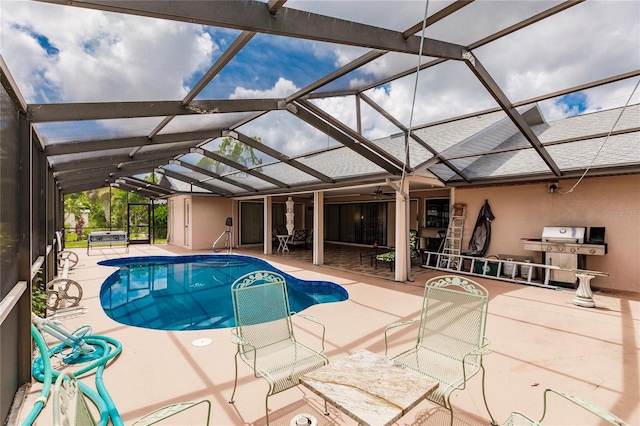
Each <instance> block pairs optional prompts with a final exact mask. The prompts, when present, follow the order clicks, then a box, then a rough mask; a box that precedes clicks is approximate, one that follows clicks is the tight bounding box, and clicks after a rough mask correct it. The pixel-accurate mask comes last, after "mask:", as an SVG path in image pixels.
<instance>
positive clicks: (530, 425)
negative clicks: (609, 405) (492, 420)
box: [502, 389, 627, 426]
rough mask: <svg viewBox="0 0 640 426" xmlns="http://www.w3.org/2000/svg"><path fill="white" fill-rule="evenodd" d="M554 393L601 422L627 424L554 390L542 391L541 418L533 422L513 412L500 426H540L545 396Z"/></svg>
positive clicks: (598, 408)
mask: <svg viewBox="0 0 640 426" xmlns="http://www.w3.org/2000/svg"><path fill="white" fill-rule="evenodd" d="M549 392H551V393H555V394H556V395H560V396H561V397H563V398H565V399H566V400H568V401H570V402H573V403H574V404H575V405H577V406H578V407H581V408H584V409H585V410H587V411H589V412H590V413H592V414H594V415H595V416H598V417H600V418H601V419H602V420H604V421H606V422H607V423H609V424H612V425H617V426H625V425H627V423H626V422H625V421H624V420H622V419H621V418H619V417H618V416H616V415H614V414H611V413H610V412H608V411H607V410H605V409H604V408H602V407H599V406H597V405H595V404H593V403H591V402H588V401H585V400H584V399H581V398H578V397H577V396H573V395H569V394H568V393H564V392H560V391H557V390H554V389H547V390H545V391H544V395H543V403H544V405H543V410H542V417H541V418H540V420H537V421H536V420H533V419H532V418H530V417H528V416H527V415H526V414H523V413H521V412H519V411H514V412H512V413H511V415H509V418H508V419H507V420H506V421H505V422H504V423H503V424H502V426H539V425H542V424H543V423H542V421H543V420H544V418H545V416H546V415H547V406H548V405H547V394H548V393H549Z"/></svg>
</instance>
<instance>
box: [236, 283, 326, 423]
mask: <svg viewBox="0 0 640 426" xmlns="http://www.w3.org/2000/svg"><path fill="white" fill-rule="evenodd" d="M231 298H232V301H233V314H234V318H235V323H236V327H235V330H232V331H231V340H232V342H233V343H235V344H236V345H237V351H236V355H235V381H234V383H233V393H232V394H231V399H230V400H229V402H230V403H232V404H233V402H234V399H233V398H234V396H235V394H236V387H237V384H238V358H240V359H241V360H242V361H244V362H245V363H246V364H247V365H249V366H250V367H251V368H252V369H253V374H254V375H255V377H262V378H263V379H265V380H266V381H267V382H268V383H269V390H268V391H267V396H266V398H265V409H266V422H267V424H269V397H270V396H271V395H274V394H276V393H279V392H282V391H284V390H287V389H290V388H292V387H294V386H296V385H298V384H299V383H300V381H299V377H300V376H302V375H304V374H306V373H308V372H310V371H313V370H315V369H316V368H319V367H322V366H323V365H326V364H328V363H329V360H328V359H327V357H326V356H324V355H323V354H322V351H324V333H325V327H324V325H323V324H322V323H320V321H319V320H318V319H317V318H315V317H312V316H308V315H301V314H298V316H300V317H303V318H305V319H308V320H311V321H313V322H315V323H317V324H319V325H320V326H321V327H322V349H321V350H320V351H316V350H314V349H311V348H309V347H307V346H305V345H303V344H301V343H299V342H298V341H297V340H296V338H295V336H294V333H293V322H292V321H291V315H292V312H291V311H290V308H289V298H288V295H287V286H286V283H285V279H284V277H283V276H282V275H280V274H278V273H275V272H271V271H255V272H251V273H249V274H246V275H243V276H242V277H240V278H238V279H237V280H236V281H235V282H234V283H233V284H232V286H231ZM326 408H327V406H326V402H325V412H327V411H326Z"/></svg>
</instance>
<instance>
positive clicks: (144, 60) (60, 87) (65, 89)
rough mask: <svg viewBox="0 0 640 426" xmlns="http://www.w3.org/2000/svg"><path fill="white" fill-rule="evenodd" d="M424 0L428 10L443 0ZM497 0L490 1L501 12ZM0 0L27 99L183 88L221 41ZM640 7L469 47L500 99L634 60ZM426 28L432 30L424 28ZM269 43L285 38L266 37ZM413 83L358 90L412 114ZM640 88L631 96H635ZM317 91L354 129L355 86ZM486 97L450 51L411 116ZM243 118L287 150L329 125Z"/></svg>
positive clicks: (368, 5)
mask: <svg viewBox="0 0 640 426" xmlns="http://www.w3.org/2000/svg"><path fill="white" fill-rule="evenodd" d="M433 3H434V4H433V6H430V13H434V12H435V11H436V10H437V9H440V8H442V7H444V6H445V5H446V4H449V3H451V2H450V1H434V2H433ZM484 3H489V2H484ZM500 3H501V2H494V3H493V4H492V5H491V6H493V7H494V10H498V11H499V10H500V7H499V6H500ZM520 3H524V1H521V2H520ZM540 3H541V2H538V3H536V5H535V8H539V7H540V6H539V5H540ZM482 4H483V2H475V3H474V5H475V6H474V7H482ZM389 5H392V8H391V9H390V7H389ZM549 5H550V4H549ZM528 6H532V3H528ZM0 7H1V8H2V14H1V17H0V19H1V21H0V22H1V30H2V33H1V36H2V40H3V43H2V45H1V52H2V55H3V58H4V59H5V61H6V62H7V64H8V66H9V68H10V70H11V71H12V73H13V75H14V78H15V79H16V81H17V82H18V84H19V87H20V89H21V90H22V91H23V94H24V95H25V97H26V98H27V100H28V101H33V100H34V99H36V98H37V97H38V98H41V97H45V96H58V97H59V98H58V99H52V101H53V100H55V101H63V102H72V101H107V100H155V99H181V98H182V97H184V95H185V94H186V93H187V91H188V90H189V87H188V85H189V84H190V83H191V84H192V83H193V82H191V81H190V78H191V77H192V76H193V75H195V74H200V73H202V72H204V70H206V69H207V67H208V66H210V65H211V61H212V59H211V58H212V55H213V53H214V52H215V51H216V50H217V49H218V44H217V43H218V42H217V41H216V40H214V39H212V37H211V36H210V33H206V32H203V31H202V29H201V27H199V26H197V25H190V24H185V23H178V22H171V21H163V20H158V19H147V18H141V17H135V16H128V15H120V14H111V13H103V12H97V11H91V10H86V9H79V8H74V7H67V6H58V5H50V4H44V3H36V2H15V1H7V0H2V1H1V2H0ZM285 7H293V8H300V9H302V10H308V11H310V12H315V13H321V14H325V15H328V16H335V17H337V18H342V19H351V20H354V21H357V22H363V23H366V24H372V25H383V26H385V27H386V28H392V29H394V30H398V31H402V30H404V29H407V28H408V27H410V26H412V25H414V24H416V23H418V22H420V20H421V19H422V13H423V12H424V3H423V2H410V1H409V2H404V1H403V2H388V1H365V0H360V1H353V0H352V1H310V0H289V1H288V2H287V3H286V5H285ZM469 7H471V6H469ZM639 16H640V2H637V1H588V2H584V3H581V4H579V5H577V6H574V7H571V8H569V9H568V10H566V11H564V12H561V13H558V14H557V15H555V16H553V17H550V18H548V19H546V20H544V21H542V22H537V23H534V24H532V25H530V26H529V27H526V28H524V29H522V30H519V31H517V32H516V33H514V34H511V35H509V36H506V37H503V38H502V39H499V40H497V41H495V42H492V43H490V44H489V45H487V46H484V47H482V48H478V49H476V51H474V54H475V55H476V56H477V57H478V59H479V60H480V61H481V62H482V64H483V65H484V66H485V67H486V68H487V70H488V71H489V72H490V73H491V75H492V76H493V78H494V79H495V81H496V83H497V84H498V85H499V87H501V88H502V90H503V91H504V92H505V93H506V95H507V96H508V97H509V99H510V100H511V101H513V102H516V101H519V100H522V99H527V98H531V97H534V96H538V95H542V94H546V93H550V92H553V91H556V90H561V89H564V88H566V87H571V86H573V85H578V84H584V83H588V82H590V81H594V80H598V79H600V78H604V77H607V76H611V75H615V74H618V73H623V72H627V71H631V70H636V69H640V49H639V48H638V40H639V39H640V18H639ZM446 21H447V19H445V20H443V21H442V22H441V23H439V24H438V25H440V26H441V28H442V30H441V31H442V33H441V35H442V36H444V35H445V34H449V33H452V27H453V26H452V25H449V26H448V27H447V24H446ZM484 25H488V24H487V23H484ZM16 26H17V28H19V30H18V29H16ZM28 28H31V29H35V30H37V32H38V33H39V34H42V35H43V36H45V37H47V38H48V39H49V40H50V42H51V43H52V44H53V45H54V46H55V47H56V48H57V49H59V53H58V54H57V55H47V54H46V51H45V50H44V49H43V48H42V47H41V46H40V45H39V44H38V43H37V42H36V40H35V39H34V38H33V37H31V36H30V35H29V34H28V32H26V31H25V29H28ZM445 30H447V31H449V33H447V32H446V31H445ZM453 30H455V31H457V34H458V35H459V36H460V34H462V35H464V36H467V35H468V33H469V32H468V31H465V28H464V27H458V26H455V28H453ZM463 33H464V34H463ZM434 34H438V32H437V31H432V32H431V33H430V32H429V30H428V31H427V34H426V35H427V37H433V36H434ZM452 36H453V35H452ZM265 37H266V36H265ZM6 40H10V41H9V42H7V41H6ZM285 41H286V40H285ZM277 42H282V39H278V41H274V43H277ZM220 44H221V45H224V44H225V42H224V41H221V42H220ZM87 46H90V47H91V48H90V49H89V48H87ZM309 46H310V48H311V49H312V51H313V53H314V55H315V56H316V57H317V58H318V60H319V61H322V60H324V61H331V64H334V65H335V66H342V65H344V64H347V63H349V62H351V61H352V60H354V59H355V58H357V57H359V56H361V55H362V54H363V53H366V52H367V51H368V49H365V48H360V47H351V46H335V45H333V44H330V43H315V42H314V43H309ZM423 59H426V58H423ZM247 60H250V59H247ZM274 60H278V59H277V58H274ZM416 65H417V58H415V57H408V56H402V55H397V54H390V55H386V56H384V57H383V58H381V59H379V60H377V61H375V62H373V63H371V64H369V65H367V66H365V67H363V70H362V71H363V73H364V75H362V74H360V75H357V76H354V78H353V79H352V80H351V82H350V83H351V85H352V86H351V87H359V85H360V84H362V83H363V82H364V81H366V80H368V79H367V77H371V78H383V77H386V76H388V75H391V74H394V73H397V72H398V71H400V70H402V69H411V68H413V67H415V66H416ZM214 81H215V80H214ZM635 81H636V80H633V79H632V81H631V80H630V81H627V82H621V83H618V84H616V85H607V86H603V87H599V88H594V89H591V90H589V91H588V92H587V93H586V94H587V98H586V108H587V110H589V111H591V110H598V109H603V108H611V107H615V106H620V105H623V104H624V102H626V100H627V97H628V95H629V93H630V91H631V88H632V87H633V85H634V84H635ZM414 84H415V76H413V75H411V76H408V77H405V78H402V79H400V80H397V81H394V82H391V83H388V84H387V85H385V86H384V87H381V88H375V89H371V90H369V91H368V92H367V96H369V97H371V98H372V99H373V100H374V101H375V102H376V103H377V104H379V105H380V106H382V107H383V108H385V109H386V110H387V111H388V112H389V113H390V114H391V115H392V116H394V117H395V118H397V119H398V120H400V121H401V122H402V123H404V125H409V119H410V115H411V107H412V98H413V93H414ZM297 90H299V88H298V87H296V85H295V84H294V83H293V82H292V81H291V80H289V79H286V78H282V77H281V78H279V79H278V80H277V81H276V83H275V84H274V85H273V87H270V88H268V89H266V90H252V89H248V88H246V87H243V86H241V85H238V87H236V88H235V91H234V92H233V94H232V95H231V98H251V97H256V98H277V97H286V96H289V95H290V94H292V93H295V91H297ZM639 96H640V95H636V98H635V99H636V102H637V101H638V97H639ZM314 102H315V103H316V104H317V105H318V106H319V107H320V108H322V109H323V110H325V111H327V112H329V113H330V114H332V115H333V116H334V117H336V118H337V119H339V120H341V121H342V122H344V123H346V124H347V125H349V126H351V127H352V128H355V125H356V124H355V123H356V115H355V114H356V110H355V101H354V98H353V97H346V98H344V97H341V98H327V99H323V100H315V101H314ZM494 106H496V103H495V101H494V100H493V98H492V97H491V96H490V95H489V94H488V92H487V91H486V89H485V88H484V87H483V86H482V85H481V83H480V82H479V81H478V79H477V78H476V77H475V76H474V75H473V74H472V73H471V71H470V70H469V69H468V68H467V66H466V65H464V64H462V63H460V62H453V61H448V62H446V63H444V64H440V65H436V66H434V67H432V68H429V69H427V70H425V71H423V72H422V73H421V75H420V78H419V84H418V89H417V93H416V103H415V107H414V111H413V121H412V123H413V125H420V124H423V123H427V122H431V121H435V120H439V119H443V118H448V117H455V116H458V115H461V114H467V113H471V112H474V111H479V110H483V109H486V108H491V107H494ZM541 107H542V109H543V112H544V114H545V117H546V118H547V120H552V119H557V118H561V117H564V116H566V115H569V114H572V109H571V106H567V105H564V104H558V103H554V102H544V103H542V105H541ZM362 114H363V115H362V125H363V129H364V130H363V131H364V133H365V135H366V136H367V137H369V138H371V139H375V138H378V137H384V136H387V135H389V134H391V133H397V132H398V129H397V128H396V127H395V126H393V125H392V124H391V123H389V122H388V121H387V120H386V119H384V118H382V117H381V116H380V115H379V114H378V113H376V112H374V111H373V110H372V109H371V108H369V107H367V106H365V105H364V103H363V108H362ZM273 117H277V119H274V118H273ZM248 127H249V128H250V129H251V131H249V132H247V133H249V134H250V135H258V136H261V137H262V138H263V140H264V141H265V142H266V143H268V144H269V145H270V146H273V147H276V148H278V149H282V150H283V151H284V152H286V153H287V155H294V154H297V153H301V152H304V151H305V150H310V149H316V148H318V147H323V146H326V145H327V137H326V135H323V134H321V133H320V132H319V131H317V130H316V129H313V128H311V127H310V126H308V125H306V124H304V123H301V122H300V121H299V120H296V119H295V118H294V117H293V116H291V115H290V114H289V113H285V112H273V113H269V114H266V115H265V116H264V118H263V119H259V120H256V121H255V122H252V123H251V124H250V125H248ZM330 143H331V142H330Z"/></svg>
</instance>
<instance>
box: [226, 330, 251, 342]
mask: <svg viewBox="0 0 640 426" xmlns="http://www.w3.org/2000/svg"><path fill="white" fill-rule="evenodd" d="M231 342H232V343H234V344H236V345H249V346H251V345H250V344H249V342H247V341H246V340H245V339H243V338H242V337H240V336H238V334H237V333H236V331H235V330H231Z"/></svg>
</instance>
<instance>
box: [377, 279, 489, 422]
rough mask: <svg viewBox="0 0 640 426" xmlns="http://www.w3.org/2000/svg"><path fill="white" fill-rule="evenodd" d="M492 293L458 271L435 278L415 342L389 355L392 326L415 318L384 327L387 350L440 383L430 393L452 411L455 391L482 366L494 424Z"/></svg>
mask: <svg viewBox="0 0 640 426" xmlns="http://www.w3.org/2000/svg"><path fill="white" fill-rule="evenodd" d="M488 303H489V293H488V292H487V290H486V289H485V288H484V287H482V286H481V285H480V284H478V283H476V282H474V281H472V280H469V279H466V278H463V277H459V276H453V275H446V276H439V277H434V278H431V279H430V280H429V281H427V283H426V285H425V289H424V298H423V302H422V312H421V316H420V323H419V327H418V330H417V331H418V337H417V340H416V343H415V346H413V347H411V348H410V349H407V350H405V351H404V352H402V353H400V354H398V355H395V356H392V357H390V356H389V355H388V334H389V331H390V330H392V329H394V328H396V327H400V326H405V325H409V324H414V323H416V322H417V321H403V322H397V323H393V324H391V325H389V326H387V328H386V329H385V332H384V344H385V355H386V356H387V357H389V358H390V359H392V360H393V361H395V362H397V363H398V364H401V365H404V366H406V367H408V368H410V369H412V370H415V371H417V372H418V373H421V374H424V375H426V376H428V377H430V378H432V379H434V380H436V381H438V383H439V384H440V385H439V386H438V388H437V389H436V390H435V391H434V392H433V393H431V395H429V396H428V399H429V400H430V401H431V402H433V403H435V404H438V405H440V406H442V407H444V408H446V409H447V410H449V411H450V413H451V416H450V424H451V425H453V407H452V406H451V401H450V398H451V394H452V393H453V391H455V390H462V389H464V388H465V387H466V385H467V381H468V380H469V379H470V378H472V377H473V376H475V375H476V374H477V373H478V372H480V371H482V398H483V400H484V404H485V407H486V409H487V413H489V417H491V424H493V425H496V424H497V423H496V422H495V420H494V419H493V416H492V415H491V412H490V411H489V406H488V405H487V398H486V394H485V389H484V381H485V370H484V366H483V365H482V357H483V356H484V355H487V354H489V353H490V352H491V349H489V339H487V337H486V336H485V327H486V321H487V306H488Z"/></svg>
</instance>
